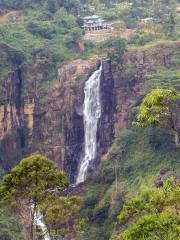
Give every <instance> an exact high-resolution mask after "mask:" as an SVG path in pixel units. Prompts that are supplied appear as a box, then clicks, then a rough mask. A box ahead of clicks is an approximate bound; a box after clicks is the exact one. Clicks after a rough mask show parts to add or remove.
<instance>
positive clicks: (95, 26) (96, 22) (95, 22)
mask: <svg viewBox="0 0 180 240" xmlns="http://www.w3.org/2000/svg"><path fill="white" fill-rule="evenodd" d="M83 20H84V24H83V26H82V27H83V29H84V30H85V31H98V30H102V29H107V28H108V24H107V23H106V22H105V21H104V20H103V19H102V18H100V17H99V16H97V15H92V16H87V17H84V18H83Z"/></svg>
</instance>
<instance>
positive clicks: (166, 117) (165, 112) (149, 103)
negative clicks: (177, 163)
mask: <svg viewBox="0 0 180 240" xmlns="http://www.w3.org/2000/svg"><path fill="white" fill-rule="evenodd" d="M179 100H180V94H179V92H178V91H176V89H162V88H156V89H154V90H152V91H151V92H150V93H148V94H147V96H146V97H145V98H144V99H143V101H142V103H141V105H140V109H139V112H138V114H137V122H136V123H135V124H136V126H139V127H140V126H141V127H148V126H158V127H164V128H170V129H171V130H172V131H173V132H174V134H175V143H176V146H177V147H178V146H179V135H180V129H179V124H178V116H177V115H178V112H176V111H175V110H176V109H174V108H175V107H174V105H176V107H177V108H178V101H179Z"/></svg>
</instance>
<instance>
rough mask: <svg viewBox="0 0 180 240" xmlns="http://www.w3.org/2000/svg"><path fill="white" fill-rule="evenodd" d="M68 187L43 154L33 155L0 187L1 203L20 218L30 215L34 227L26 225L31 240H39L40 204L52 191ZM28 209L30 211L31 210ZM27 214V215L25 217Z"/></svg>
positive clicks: (28, 239)
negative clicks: (38, 213)
mask: <svg viewBox="0 0 180 240" xmlns="http://www.w3.org/2000/svg"><path fill="white" fill-rule="evenodd" d="M67 186H68V181H67V178H66V176H65V174H64V173H63V172H62V171H60V170H59V169H58V167H57V166H55V164H54V163H53V162H52V161H51V160H49V159H48V158H46V157H44V156H42V155H32V156H30V157H28V158H25V159H23V160H22V161H21V162H20V163H19V165H17V166H16V167H15V168H13V169H12V171H11V172H10V173H9V174H7V175H5V176H4V178H3V181H2V183H1V185H0V200H1V204H4V205H6V206H11V207H12V208H13V209H14V210H15V211H16V213H17V214H18V216H21V220H22V216H23V218H24V215H26V214H27V215H29V218H30V224H29V225H28V226H25V225H26V224H25V223H24V222H23V227H24V231H25V232H26V239H27V240H34V239H35V238H36V236H35V235H36V229H35V228H36V226H35V218H36V213H37V212H38V210H39V206H40V204H42V202H43V201H44V200H45V199H46V195H47V193H48V192H49V191H52V190H54V189H58V190H63V189H64V188H66V187H67ZM27 210H28V211H27ZM24 211H26V214H24Z"/></svg>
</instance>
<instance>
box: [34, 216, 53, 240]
mask: <svg viewBox="0 0 180 240" xmlns="http://www.w3.org/2000/svg"><path fill="white" fill-rule="evenodd" d="M35 224H36V226H38V227H39V228H40V229H41V231H42V236H43V240H51V238H50V236H49V233H48V229H47V227H46V224H45V223H44V219H43V215H42V214H41V213H40V212H37V213H36V214H35Z"/></svg>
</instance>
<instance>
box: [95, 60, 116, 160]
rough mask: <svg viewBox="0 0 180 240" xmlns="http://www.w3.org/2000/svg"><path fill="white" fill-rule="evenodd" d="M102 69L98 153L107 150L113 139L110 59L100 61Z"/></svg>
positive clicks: (100, 153) (113, 103)
mask: <svg viewBox="0 0 180 240" xmlns="http://www.w3.org/2000/svg"><path fill="white" fill-rule="evenodd" d="M102 65H103V71H102V75H101V118H100V122H99V127H98V133H97V136H98V155H99V156H102V154H105V153H106V152H107V149H108V148H109V147H110V146H111V144H112V141H113V139H114V112H115V99H114V97H115V96H114V79H113V73H112V66H111V60H110V59H105V60H103V61H102Z"/></svg>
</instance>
